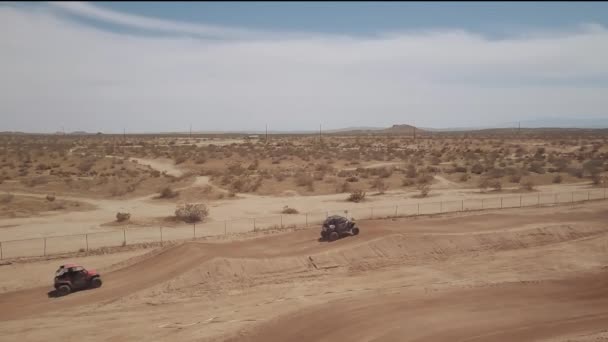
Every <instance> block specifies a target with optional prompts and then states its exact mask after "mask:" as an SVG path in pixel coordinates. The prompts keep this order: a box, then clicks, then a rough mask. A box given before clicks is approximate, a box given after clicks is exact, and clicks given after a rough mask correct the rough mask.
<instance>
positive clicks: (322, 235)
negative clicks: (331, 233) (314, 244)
mask: <svg viewBox="0 0 608 342" xmlns="http://www.w3.org/2000/svg"><path fill="white" fill-rule="evenodd" d="M321 239H323V240H325V239H327V232H321Z"/></svg>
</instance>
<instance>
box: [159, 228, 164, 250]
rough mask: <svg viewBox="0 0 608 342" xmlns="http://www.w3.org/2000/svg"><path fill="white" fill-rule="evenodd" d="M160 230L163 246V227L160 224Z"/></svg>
mask: <svg viewBox="0 0 608 342" xmlns="http://www.w3.org/2000/svg"><path fill="white" fill-rule="evenodd" d="M158 230H159V231H160V246H161V247H162V246H163V227H162V226H160V227H158Z"/></svg>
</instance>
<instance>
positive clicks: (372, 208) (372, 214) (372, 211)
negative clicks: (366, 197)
mask: <svg viewBox="0 0 608 342" xmlns="http://www.w3.org/2000/svg"><path fill="white" fill-rule="evenodd" d="M370 209H371V216H370V218H371V219H374V207H371V208H370Z"/></svg>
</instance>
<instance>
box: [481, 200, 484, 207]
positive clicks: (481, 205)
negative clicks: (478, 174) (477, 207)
mask: <svg viewBox="0 0 608 342" xmlns="http://www.w3.org/2000/svg"><path fill="white" fill-rule="evenodd" d="M483 200H484V199H483V198H482V199H481V209H483Z"/></svg>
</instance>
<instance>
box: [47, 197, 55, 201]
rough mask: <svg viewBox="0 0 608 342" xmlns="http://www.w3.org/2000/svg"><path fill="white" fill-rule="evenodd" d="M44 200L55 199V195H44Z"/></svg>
mask: <svg viewBox="0 0 608 342" xmlns="http://www.w3.org/2000/svg"><path fill="white" fill-rule="evenodd" d="M46 200H47V201H49V202H53V201H54V200H55V195H46Z"/></svg>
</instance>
